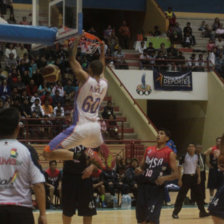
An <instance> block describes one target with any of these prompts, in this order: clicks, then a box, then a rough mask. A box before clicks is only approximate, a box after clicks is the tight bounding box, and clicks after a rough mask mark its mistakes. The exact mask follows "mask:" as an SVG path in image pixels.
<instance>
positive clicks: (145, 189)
mask: <svg viewBox="0 0 224 224" xmlns="http://www.w3.org/2000/svg"><path fill="white" fill-rule="evenodd" d="M169 139H170V132H169V131H168V130H166V129H160V130H159V131H158V136H157V139H156V140H157V144H156V145H155V146H150V147H148V148H147V149H146V151H145V154H144V158H143V161H142V162H141V164H140V167H139V168H137V169H136V174H137V176H136V180H137V182H138V194H137V203H136V217H137V221H138V223H141V224H146V223H151V224H152V223H153V224H154V223H155V224H158V223H159V217H160V211H161V208H162V204H163V199H164V186H165V185H164V183H165V182H166V181H171V180H175V179H177V178H178V170H177V165H176V155H175V153H174V152H173V151H172V149H170V148H169V147H168V146H166V143H167V141H168V140H169Z"/></svg>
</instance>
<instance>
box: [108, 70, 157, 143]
mask: <svg viewBox="0 0 224 224" xmlns="http://www.w3.org/2000/svg"><path fill="white" fill-rule="evenodd" d="M106 78H107V79H108V82H109V89H108V94H109V95H111V96H112V99H113V101H114V102H116V105H117V106H119V107H120V110H121V111H122V113H123V115H124V116H125V117H126V118H127V120H128V122H129V123H130V125H131V126H132V127H133V128H134V129H135V132H136V133H137V135H138V139H141V140H154V139H155V137H156V134H157V132H156V129H155V128H154V126H153V124H151V123H150V122H149V120H148V119H147V118H146V117H145V116H144V114H143V112H142V111H141V110H140V109H139V107H138V106H137V104H136V103H137V102H136V101H134V100H133V98H131V97H130V95H129V94H128V92H127V91H126V89H125V87H124V86H123V85H122V84H121V82H120V81H119V79H118V78H117V77H116V75H115V74H113V72H112V71H111V70H110V69H107V71H106Z"/></svg>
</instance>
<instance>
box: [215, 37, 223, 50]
mask: <svg viewBox="0 0 224 224" xmlns="http://www.w3.org/2000/svg"><path fill="white" fill-rule="evenodd" d="M215 46H216V47H217V48H218V49H219V50H222V49H223V47H224V40H223V39H222V37H221V36H219V37H218V39H217V40H216V41H215Z"/></svg>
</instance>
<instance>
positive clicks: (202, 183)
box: [191, 171, 206, 202]
mask: <svg viewBox="0 0 224 224" xmlns="http://www.w3.org/2000/svg"><path fill="white" fill-rule="evenodd" d="M205 181H206V174H205V171H201V183H200V184H199V187H200V190H201V193H202V197H203V200H204V201H205ZM191 200H192V201H193V202H195V201H196V195H194V191H191Z"/></svg>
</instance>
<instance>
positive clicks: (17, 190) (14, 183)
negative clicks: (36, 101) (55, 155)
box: [0, 108, 47, 224]
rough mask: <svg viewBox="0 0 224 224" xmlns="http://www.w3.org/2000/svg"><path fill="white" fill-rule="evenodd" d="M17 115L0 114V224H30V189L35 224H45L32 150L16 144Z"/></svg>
mask: <svg viewBox="0 0 224 224" xmlns="http://www.w3.org/2000/svg"><path fill="white" fill-rule="evenodd" d="M19 119H20V116H19V112H18V110H17V109H15V108H8V109H3V110H0V124H1V125H0V223H2V224H34V218H33V213H32V210H33V208H32V207H33V205H32V195H31V185H33V189H34V193H35V195H36V200H37V202H38V208H39V210H40V217H39V222H38V223H39V224H47V220H46V211H45V204H46V202H45V188H44V184H43V182H45V178H44V175H43V174H42V172H41V170H40V167H39V165H38V160H37V156H35V153H36V152H35V150H34V149H33V148H31V147H30V146H27V147H26V146H25V145H23V144H21V143H20V142H19V141H17V140H16V138H17V135H18V133H19Z"/></svg>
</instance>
